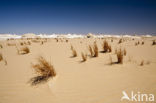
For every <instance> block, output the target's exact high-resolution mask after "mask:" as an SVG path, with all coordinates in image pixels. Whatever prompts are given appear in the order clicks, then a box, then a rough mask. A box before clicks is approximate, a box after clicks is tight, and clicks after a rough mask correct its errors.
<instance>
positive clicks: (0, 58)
mask: <svg viewBox="0 0 156 103" xmlns="http://www.w3.org/2000/svg"><path fill="white" fill-rule="evenodd" d="M2 60H3V56H2V53H0V61H2Z"/></svg>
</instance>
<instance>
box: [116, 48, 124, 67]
mask: <svg viewBox="0 0 156 103" xmlns="http://www.w3.org/2000/svg"><path fill="white" fill-rule="evenodd" d="M116 55H117V63H118V64H122V63H123V51H122V50H121V49H119V50H118V51H117V54H116Z"/></svg>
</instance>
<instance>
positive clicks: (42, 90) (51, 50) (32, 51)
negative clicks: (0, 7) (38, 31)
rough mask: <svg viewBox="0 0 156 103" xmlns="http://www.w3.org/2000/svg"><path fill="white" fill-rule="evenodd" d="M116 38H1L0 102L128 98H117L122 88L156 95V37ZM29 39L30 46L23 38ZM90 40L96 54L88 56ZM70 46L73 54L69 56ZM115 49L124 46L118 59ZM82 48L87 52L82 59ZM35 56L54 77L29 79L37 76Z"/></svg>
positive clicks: (106, 102)
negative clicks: (107, 48) (34, 82)
mask: <svg viewBox="0 0 156 103" xmlns="http://www.w3.org/2000/svg"><path fill="white" fill-rule="evenodd" d="M119 39H120V38H115V37H114V38H71V39H70V38H58V39H54V38H49V39H34V40H31V39H30V40H29V39H28V40H27V39H13V40H1V41H0V44H1V46H2V48H0V53H1V54H2V56H3V60H1V61H0V103H133V101H127V100H123V101H121V97H122V96H123V94H122V91H126V92H127V93H128V94H129V93H130V92H131V91H134V92H135V93H137V92H138V91H139V92H141V93H147V94H148V93H149V94H154V95H155V96H156V45H152V42H153V40H156V37H154V36H153V37H149V38H140V39H138V38H135V39H132V38H122V40H123V41H122V43H118V42H119ZM104 40H107V42H108V43H109V45H111V47H112V51H111V52H107V53H101V52H100V51H102V50H103V49H102V44H103V42H104ZM28 41H30V45H29V44H27V43H24V42H28ZM42 41H43V42H42ZM21 42H23V44H21ZM94 42H96V44H97V46H98V53H99V54H98V57H90V52H89V50H88V46H89V45H91V46H92V45H93V44H94ZM138 42H139V44H138V45H137V44H136V43H138ZM142 42H144V44H142ZM71 45H72V46H73V48H74V49H75V50H76V52H77V57H72V50H71ZM24 46H27V47H28V48H29V53H26V54H19V53H18V50H17V49H20V48H22V47H24ZM119 48H121V49H125V50H126V55H124V56H123V63H122V64H120V63H116V62H117V56H116V54H115V50H116V49H119ZM81 52H83V53H84V54H87V60H86V61H85V62H82V57H81ZM39 56H43V57H44V58H45V59H46V60H47V61H48V62H50V63H51V64H52V65H53V67H54V69H55V71H56V76H55V77H53V78H49V79H48V81H46V82H43V83H39V84H37V85H31V83H30V82H29V81H30V79H31V78H32V77H34V76H36V75H37V74H36V72H35V70H34V68H32V64H33V63H36V61H37V58H38V57H39ZM111 59H112V60H111ZM111 62H112V64H110V63H111ZM140 103H142V102H140ZM146 103H148V102H146ZM149 103H154V102H149Z"/></svg>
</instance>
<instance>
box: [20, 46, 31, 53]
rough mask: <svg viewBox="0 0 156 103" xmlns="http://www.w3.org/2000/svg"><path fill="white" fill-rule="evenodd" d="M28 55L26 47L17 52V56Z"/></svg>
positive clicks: (28, 51)
mask: <svg viewBox="0 0 156 103" xmlns="http://www.w3.org/2000/svg"><path fill="white" fill-rule="evenodd" d="M17 50H18V49H17ZM28 53H30V50H29V48H28V47H27V46H25V47H22V48H21V49H20V50H18V54H22V55H23V54H28Z"/></svg>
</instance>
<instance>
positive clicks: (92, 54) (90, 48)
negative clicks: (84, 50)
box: [89, 45, 94, 56]
mask: <svg viewBox="0 0 156 103" xmlns="http://www.w3.org/2000/svg"><path fill="white" fill-rule="evenodd" d="M89 52H90V55H91V56H94V52H93V49H92V47H91V45H89Z"/></svg>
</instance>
